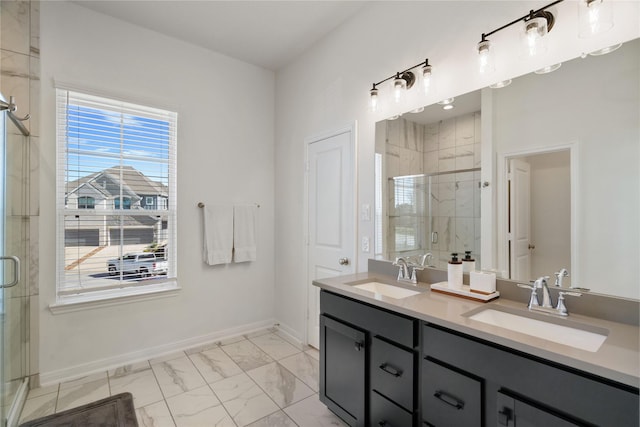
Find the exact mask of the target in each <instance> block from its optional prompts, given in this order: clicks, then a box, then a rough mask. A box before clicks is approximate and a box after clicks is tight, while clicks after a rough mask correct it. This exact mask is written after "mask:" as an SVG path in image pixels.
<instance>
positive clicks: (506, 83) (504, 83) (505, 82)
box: [489, 79, 512, 89]
mask: <svg viewBox="0 0 640 427" xmlns="http://www.w3.org/2000/svg"><path fill="white" fill-rule="evenodd" d="M511 82H512V80H511V79H509V80H502V81H501V82H496V83H494V84H492V85H489V87H490V88H491V89H502V88H503V87H507V86H509V85H510V84H511Z"/></svg>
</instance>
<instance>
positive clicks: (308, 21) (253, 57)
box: [74, 0, 366, 71]
mask: <svg viewBox="0 0 640 427" xmlns="http://www.w3.org/2000/svg"><path fill="white" fill-rule="evenodd" d="M74 3H76V4H79V5H82V6H84V7H86V8H89V9H92V10H94V11H96V12H100V13H103V14H105V15H109V16H112V17H114V18H118V19H121V20H123V21H127V22H129V23H131V24H134V25H137V26H140V27H144V28H147V29H149V30H153V31H157V32H159V33H162V34H165V35H168V36H171V37H174V38H177V39H180V40H183V41H185V42H188V43H192V44H194V45H197V46H201V47H203V48H206V49H209V50H212V51H215V52H219V53H222V54H225V55H228V56H231V57H233V58H236V59H239V60H241V61H244V62H248V63H250V64H255V65H258V66H260V67H264V68H267V69H270V70H274V71H275V70H278V69H280V68H282V67H284V66H286V65H287V64H288V63H290V62H291V61H292V60H294V59H295V58H296V57H297V56H299V55H300V54H302V53H303V52H304V51H306V50H307V49H309V48H310V47H311V46H312V45H313V44H315V43H316V42H317V41H319V40H320V39H321V38H323V37H324V36H325V35H327V34H328V33H330V32H331V31H332V30H333V29H335V28H336V27H338V26H339V25H340V24H341V23H342V22H344V21H346V20H347V19H349V18H350V17H351V16H353V15H355V14H356V13H357V12H358V11H359V10H360V9H362V7H363V6H364V5H365V3H366V1H326V0H325V1H267V0H262V1H237V0H236V1H212V0H209V1H191V0H186V1H184V0H170V1H157V0H156V1H148V0H142V1H140V0H128V1H125V0H97V1H96V0H90V1H86V0H76V1H74Z"/></svg>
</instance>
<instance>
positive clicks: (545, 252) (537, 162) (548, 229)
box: [505, 150, 571, 284]
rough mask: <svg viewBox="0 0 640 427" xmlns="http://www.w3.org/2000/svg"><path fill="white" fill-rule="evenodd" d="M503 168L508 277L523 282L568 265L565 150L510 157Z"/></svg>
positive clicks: (568, 200) (567, 156) (568, 190)
mask: <svg viewBox="0 0 640 427" xmlns="http://www.w3.org/2000/svg"><path fill="white" fill-rule="evenodd" d="M507 167H508V169H507V176H508V183H509V185H507V188H506V190H507V215H508V218H507V221H506V223H507V227H508V229H507V233H508V236H509V237H508V238H507V239H505V242H506V245H507V251H508V259H509V270H508V273H507V277H508V278H510V279H512V280H519V281H528V280H530V279H531V278H532V277H540V276H547V275H549V272H552V271H556V270H558V268H559V267H558V265H562V266H567V267H568V266H570V265H571V173H570V168H571V164H570V151H569V150H559V151H552V152H548V153H535V154H528V155H521V156H514V157H510V158H508V159H507ZM554 269H555V270H554ZM569 281H570V278H569V279H567V280H565V281H564V283H565V284H567V283H569Z"/></svg>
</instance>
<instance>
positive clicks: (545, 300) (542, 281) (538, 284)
mask: <svg viewBox="0 0 640 427" xmlns="http://www.w3.org/2000/svg"><path fill="white" fill-rule="evenodd" d="M547 280H549V276H542V277H538V278H537V279H536V280H535V281H534V282H533V286H534V287H535V288H536V289H542V307H544V308H553V300H551V294H550V293H549V285H548V284H547Z"/></svg>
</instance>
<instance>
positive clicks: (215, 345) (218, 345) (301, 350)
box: [38, 330, 318, 427]
mask: <svg viewBox="0 0 640 427" xmlns="http://www.w3.org/2000/svg"><path fill="white" fill-rule="evenodd" d="M276 332H277V331H271V330H265V332H264V333H261V334H259V335H254V336H251V337H249V336H248V334H244V335H241V336H239V337H238V338H241V339H239V340H238V341H234V342H230V343H228V344H224V345H223V344H222V341H216V342H212V343H207V344H203V345H202V346H198V348H199V350H200V351H197V352H193V353H190V354H189V353H187V351H188V350H189V349H187V350H182V351H180V352H176V354H177V353H182V354H181V355H180V356H177V355H176V357H172V358H170V359H168V360H162V361H159V362H157V363H151V361H152V359H147V360H146V362H147V363H148V366H149V368H148V369H150V370H151V372H152V375H153V378H154V380H155V386H156V387H157V388H158V389H159V391H160V395H161V399H160V400H158V401H156V402H150V403H148V404H146V405H145V406H143V407H140V408H136V411H137V410H140V409H143V408H146V407H149V406H151V405H156V404H158V403H159V402H163V403H164V405H165V408H166V409H167V410H168V412H169V415H170V417H171V421H172V422H173V424H174V426H177V425H178V423H177V422H176V418H175V415H174V413H173V412H172V411H171V409H170V407H169V404H168V398H167V396H166V395H165V392H164V391H163V390H162V387H161V386H160V382H159V380H158V377H157V374H156V371H155V370H154V369H153V366H155V365H159V364H161V363H166V362H170V361H172V360H175V359H179V358H182V357H187V359H188V360H189V362H190V363H191V366H192V367H193V368H194V369H195V372H197V373H198V375H199V376H200V378H201V379H202V380H203V381H204V384H205V385H206V386H207V387H208V388H209V390H211V392H212V393H213V396H215V398H216V399H217V400H218V401H219V402H220V405H221V406H222V408H223V410H224V411H225V414H227V415H228V417H229V418H230V419H231V420H232V422H233V423H234V424H235V425H236V426H237V425H238V424H237V423H236V421H235V420H234V419H233V417H232V416H231V414H230V413H229V411H228V410H227V407H226V406H225V405H224V402H222V400H220V398H219V397H218V395H217V394H216V393H215V391H214V390H213V384H215V383H216V382H218V381H222V380H224V379H226V378H231V377H233V376H231V377H222V378H220V379H219V380H217V381H214V382H212V383H209V382H207V380H206V378H205V376H204V374H203V372H202V371H201V370H200V369H199V368H198V367H197V366H196V364H195V362H194V361H193V359H192V358H191V356H196V355H198V354H200V353H203V352H206V351H209V350H213V349H220V350H222V353H223V354H224V355H226V356H227V357H228V358H229V359H230V360H231V361H232V362H233V363H234V364H235V365H236V366H238V368H239V369H240V371H241V373H239V374H237V375H241V374H244V375H245V376H246V377H248V378H249V379H250V380H251V382H252V383H253V384H254V385H255V386H256V387H257V388H258V389H259V390H260V391H261V392H262V393H263V394H264V395H265V396H266V397H267V398H268V399H269V400H270V401H271V402H273V403H274V404H275V406H276V407H277V408H278V409H277V410H276V411H274V412H272V413H270V414H268V415H265V416H264V417H261V418H259V419H257V420H255V421H253V422H252V424H253V423H256V422H258V421H260V420H263V419H265V418H268V417H270V416H272V415H274V414H276V413H279V412H282V414H283V415H284V416H285V417H286V419H287V420H288V421H291V422H292V423H293V424H294V425H295V426H298V427H299V426H300V425H299V424H298V423H297V422H296V421H295V420H294V419H293V418H291V416H290V415H289V414H288V413H287V412H285V409H288V408H290V407H292V406H294V405H296V404H299V403H300V402H303V401H305V400H307V399H309V398H312V397H315V398H317V397H318V392H317V391H316V390H315V389H314V388H313V387H312V385H310V384H308V383H307V382H306V381H305V380H304V379H302V378H301V377H300V376H298V375H297V374H296V373H295V372H293V371H292V370H291V369H289V368H287V367H286V366H285V365H283V364H282V363H281V361H282V360H284V359H288V358H292V357H303V358H307V359H309V360H311V359H313V360H315V357H313V356H311V355H310V354H308V353H307V351H309V350H312V349H313V348H312V347H309V346H301V347H298V346H295V345H293V344H292V343H290V342H288V341H287V340H285V339H283V338H282V337H281V336H279V335H278V334H277V333H276ZM269 334H271V335H273V336H274V338H276V341H281V342H282V343H284V344H285V345H288V346H291V347H292V348H294V349H295V350H296V352H295V353H293V354H289V355H285V356H283V357H280V358H277V357H275V355H273V354H272V353H270V352H268V351H266V350H265V349H264V348H263V347H261V346H260V345H259V344H258V343H256V342H254V339H257V338H260V337H264V336H265V335H269ZM243 341H247V342H248V343H250V344H251V345H252V346H254V347H255V348H256V349H257V350H259V351H260V352H261V353H263V354H264V355H266V356H267V357H268V358H269V359H271V362H268V363H265V364H263V365H261V366H258V367H254V368H251V369H245V368H243V367H242V366H240V365H238V363H237V362H236V360H235V359H234V358H233V357H232V356H231V354H229V353H228V352H227V351H225V349H224V347H225V346H230V345H233V344H238V343H241V342H243ZM207 347H209V348H207ZM313 350H316V349H313ZM316 351H317V350H316ZM156 359H162V357H159V358H156ZM271 363H275V364H277V365H278V366H279V367H280V368H283V369H285V371H287V372H289V373H290V374H291V375H292V376H293V377H294V378H296V379H297V380H298V381H300V382H301V383H302V384H304V385H305V386H306V387H308V388H309V389H310V390H311V391H312V392H313V393H312V394H311V395H309V396H307V397H304V398H302V399H300V400H298V401H296V402H292V403H291V404H290V405H287V406H285V407H280V405H278V404H277V403H276V402H275V400H274V399H273V398H272V397H271V396H270V395H269V394H268V393H267V392H266V390H265V389H264V388H263V387H262V386H260V384H258V383H257V381H256V380H254V379H253V378H252V377H251V376H250V375H249V374H248V371H250V370H252V369H258V368H260V367H262V366H266V365H268V364H271ZM125 366H126V365H125ZM145 370H146V369H143V370H142V371H145ZM142 371H140V372H142ZM135 373H138V372H130V373H127V374H126V375H123V376H128V375H132V374H135ZM105 374H106V376H107V389H108V393H109V396H111V395H112V393H113V390H112V384H111V380H112V379H113V378H111V376H110V375H109V372H108V371H106V372H105ZM114 378H115V377H114ZM62 384H63V383H58V384H57V387H56V390H55V391H52V392H51V394H54V393H55V405H54V413H57V410H58V407H59V403H60V402H59V400H60V389H61V386H62ZM198 388H199V387H198ZM189 391H192V390H187V391H183V393H187V392H189ZM38 397H39V396H38ZM171 397H173V396H171ZM216 406H219V405H214V406H212V407H216Z"/></svg>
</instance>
